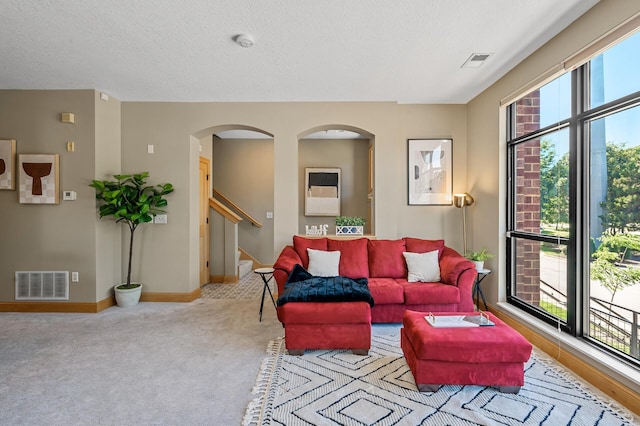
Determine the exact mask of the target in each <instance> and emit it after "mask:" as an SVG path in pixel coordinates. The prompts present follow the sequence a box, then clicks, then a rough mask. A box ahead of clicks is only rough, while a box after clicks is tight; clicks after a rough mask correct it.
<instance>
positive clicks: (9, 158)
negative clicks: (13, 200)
mask: <svg viewBox="0 0 640 426" xmlns="http://www.w3.org/2000/svg"><path fill="white" fill-rule="evenodd" d="M0 189H16V140H15V139H0Z"/></svg>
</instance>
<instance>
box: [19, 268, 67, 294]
mask: <svg viewBox="0 0 640 426" xmlns="http://www.w3.org/2000/svg"><path fill="white" fill-rule="evenodd" d="M16 300H69V272H68V271H16Z"/></svg>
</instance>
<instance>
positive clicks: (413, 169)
mask: <svg viewBox="0 0 640 426" xmlns="http://www.w3.org/2000/svg"><path fill="white" fill-rule="evenodd" d="M452 144H453V140H452V139H409V140H408V168H409V170H408V188H409V205H412V206H422V205H440V206H446V205H451V203H452V198H451V194H452V188H453V173H452V158H451V156H452Z"/></svg>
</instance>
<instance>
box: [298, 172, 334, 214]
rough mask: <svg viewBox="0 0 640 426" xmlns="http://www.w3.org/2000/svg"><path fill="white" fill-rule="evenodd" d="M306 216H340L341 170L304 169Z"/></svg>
mask: <svg viewBox="0 0 640 426" xmlns="http://www.w3.org/2000/svg"><path fill="white" fill-rule="evenodd" d="M304 172H305V173H304V174H305V179H304V189H305V196H304V215H305V216H340V169H339V168H310V167H307V168H305V169H304Z"/></svg>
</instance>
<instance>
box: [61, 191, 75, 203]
mask: <svg viewBox="0 0 640 426" xmlns="http://www.w3.org/2000/svg"><path fill="white" fill-rule="evenodd" d="M62 200H63V201H75V200H76V191H62Z"/></svg>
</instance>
